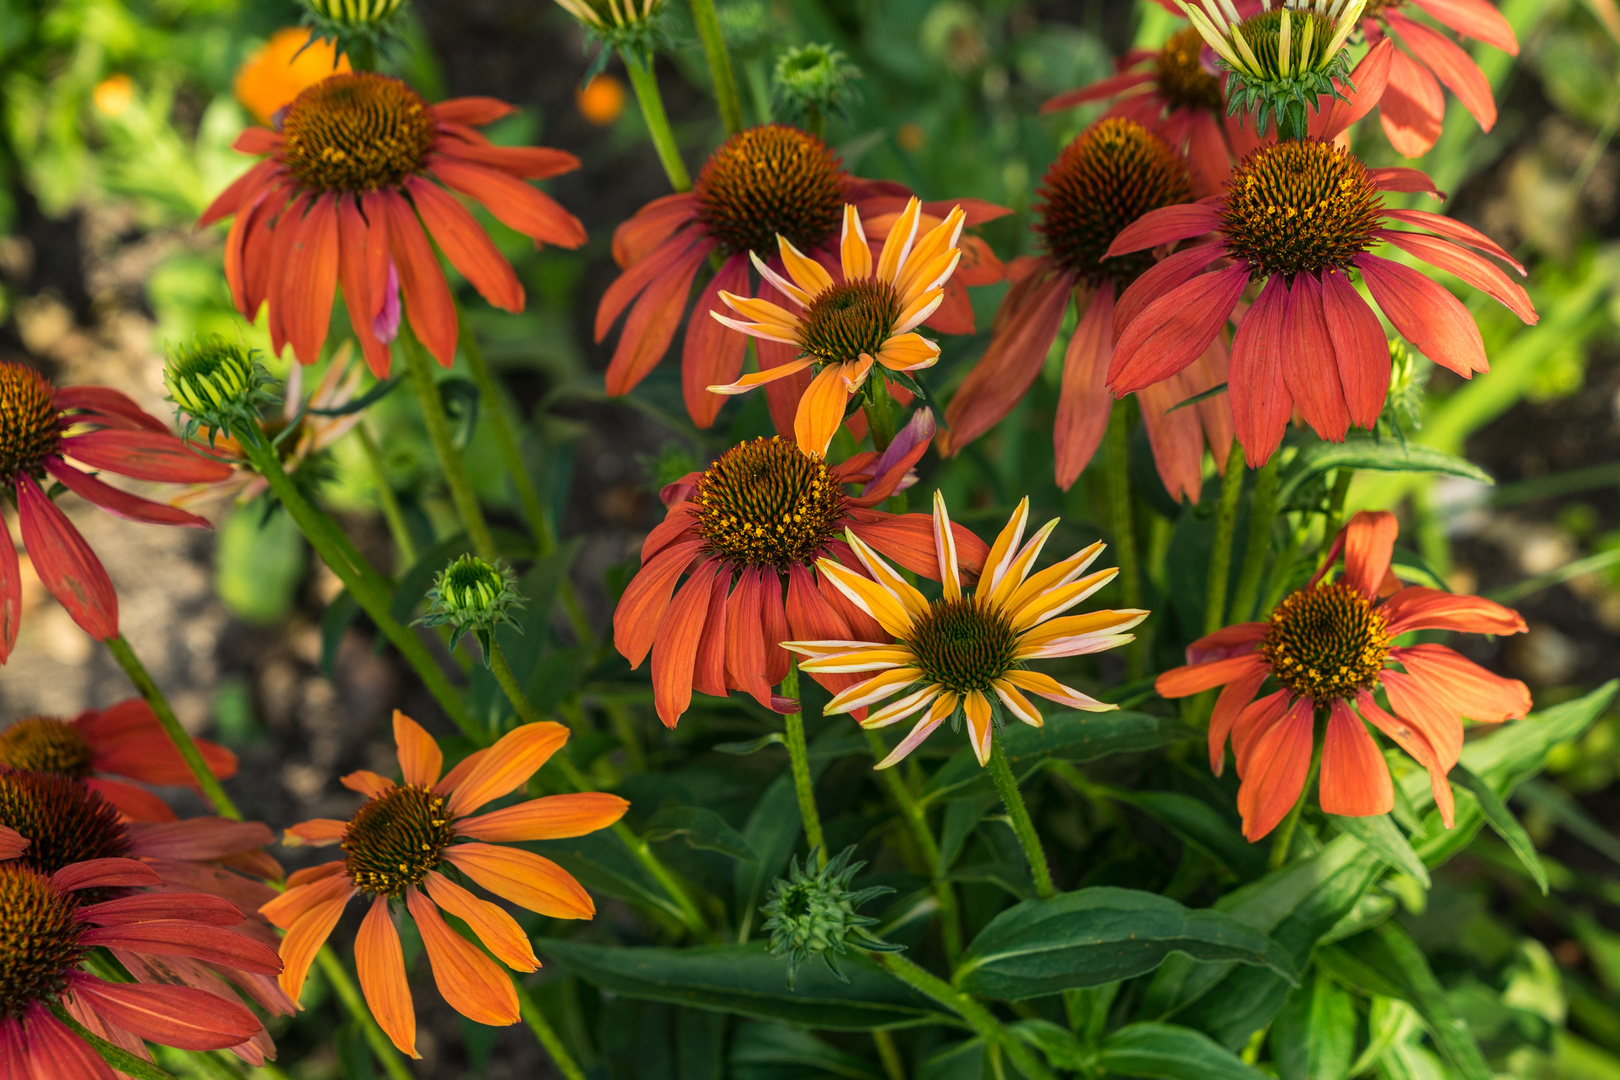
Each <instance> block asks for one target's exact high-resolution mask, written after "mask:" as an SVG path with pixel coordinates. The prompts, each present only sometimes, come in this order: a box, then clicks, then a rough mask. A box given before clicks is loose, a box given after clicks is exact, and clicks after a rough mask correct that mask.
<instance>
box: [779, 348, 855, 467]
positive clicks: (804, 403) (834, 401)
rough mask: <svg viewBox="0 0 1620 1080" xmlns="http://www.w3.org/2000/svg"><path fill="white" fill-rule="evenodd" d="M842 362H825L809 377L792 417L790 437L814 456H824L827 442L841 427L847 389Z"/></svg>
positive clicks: (847, 397)
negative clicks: (825, 363)
mask: <svg viewBox="0 0 1620 1080" xmlns="http://www.w3.org/2000/svg"><path fill="white" fill-rule="evenodd" d="M846 366H848V365H844V364H828V365H827V366H826V367H824V368H822V370H821V373H820V374H819V375H817V376H816V377H815V378H814V379H812V380H810V388H809V389H808V390H806V391H805V392H804V396H803V397H801V398H800V399H799V410H798V412H797V413H796V414H795V415H794V418H793V437H794V440H795V441H796V442H797V443H798V444H799V449H800V450H803V451H804V452H805V453H807V454H812V455H814V456H816V457H818V458H819V457H826V456H827V445H828V444H829V443H831V442H832V440H833V436H834V435H836V434H838V429H839V428H841V427H843V426H844V409H845V408H847V407H848V405H849V397H850V390H849V385H848V380H847V378H846V376H845V373H844V370H843V369H844V368H845V367H846Z"/></svg>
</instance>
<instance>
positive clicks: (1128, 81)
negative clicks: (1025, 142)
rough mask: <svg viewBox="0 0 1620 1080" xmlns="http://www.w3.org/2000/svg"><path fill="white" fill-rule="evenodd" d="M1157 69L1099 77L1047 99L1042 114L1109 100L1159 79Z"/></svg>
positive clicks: (1042, 107)
mask: <svg viewBox="0 0 1620 1080" xmlns="http://www.w3.org/2000/svg"><path fill="white" fill-rule="evenodd" d="M1158 77H1159V75H1158V72H1156V71H1131V72H1125V73H1123V74H1119V75H1110V76H1108V78H1106V79H1098V80H1097V81H1096V82H1094V83H1092V84H1091V85H1089V86H1082V87H1079V88H1078V89H1075V90H1066V91H1064V92H1063V93H1061V94H1059V95H1057V96H1056V97H1053V98H1049V99H1047V101H1046V103H1045V104H1044V105H1042V106H1041V115H1042V116H1045V115H1046V114H1047V113H1053V112H1058V111H1060V110H1062V109H1072V108H1074V107H1075V106H1076V105H1084V104H1085V103H1086V102H1088V101H1107V100H1108V99H1109V98H1112V97H1118V96H1119V95H1120V94H1123V93H1124V92H1125V91H1127V90H1130V89H1132V88H1134V87H1137V86H1141V85H1142V84H1144V83H1151V82H1154V81H1156V80H1157V79H1158Z"/></svg>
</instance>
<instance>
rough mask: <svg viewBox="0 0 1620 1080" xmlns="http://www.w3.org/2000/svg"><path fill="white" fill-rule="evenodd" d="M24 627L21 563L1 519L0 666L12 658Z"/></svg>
mask: <svg viewBox="0 0 1620 1080" xmlns="http://www.w3.org/2000/svg"><path fill="white" fill-rule="evenodd" d="M21 625H22V562H21V560H19V559H18V558H17V545H16V543H15V542H13V541H12V539H11V529H10V527H9V526H8V525H7V524H6V520H5V517H4V516H3V515H0V664H4V663H5V662H6V661H7V660H8V659H10V657H11V650H12V649H13V648H14V647H16V644H17V628H18V627H20V626H21Z"/></svg>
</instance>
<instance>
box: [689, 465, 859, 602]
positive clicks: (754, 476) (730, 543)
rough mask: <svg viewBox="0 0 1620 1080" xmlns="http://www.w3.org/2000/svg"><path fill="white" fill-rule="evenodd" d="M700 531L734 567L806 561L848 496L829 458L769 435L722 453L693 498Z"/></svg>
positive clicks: (820, 546) (780, 566) (782, 566)
mask: <svg viewBox="0 0 1620 1080" xmlns="http://www.w3.org/2000/svg"><path fill="white" fill-rule="evenodd" d="M692 501H693V503H694V504H695V505H696V507H697V510H696V515H695V516H696V518H697V527H698V534H699V535H700V536H702V537H703V539H704V541H705V543H706V545H707V547H708V549H709V551H710V552H711V553H712V554H714V555H715V556H717V557H719V558H721V559H724V560H725V561H726V562H728V563H729V564H731V566H732V567H733V568H735V569H738V570H741V569H744V568H747V567H751V566H768V567H771V568H773V569H775V570H777V571H780V572H785V571H786V570H787V569H788V568H789V567H790V566H792V565H793V564H794V563H799V564H801V565H808V564H810V563H811V562H814V561H815V559H816V557H817V556H818V555H820V554H821V553H822V552H823V551H824V550H825V549H826V545H827V543H828V541H830V540H831V539H832V538H833V534H834V533H835V532H836V530H837V529H838V526H839V523H840V522H841V521H842V520H843V517H844V512H845V508H846V506H847V499H846V498H845V496H844V492H843V489H842V488H841V487H840V486H839V485H838V483H837V482H836V481H835V480H834V479H833V476H832V473H831V472H830V471H829V470H828V468H827V465H826V463H825V462H823V461H822V460H821V459H819V458H815V457H812V456H810V455H809V454H806V453H805V452H804V451H802V450H800V449H799V448H798V447H797V446H796V445H794V444H793V443H792V442H791V441H788V440H786V439H782V438H780V437H777V436H772V437H771V438H769V439H755V440H753V441H752V442H745V443H741V444H739V445H737V446H734V447H732V448H731V449H730V450H727V451H726V452H725V453H724V454H722V455H720V457H719V459H718V460H716V461H715V463H714V464H713V465H710V466H709V467H708V468H707V469H706V470H704V472H703V476H702V477H701V478H700V479H699V480H698V486H697V491H696V493H695V494H694V495H693V497H692Z"/></svg>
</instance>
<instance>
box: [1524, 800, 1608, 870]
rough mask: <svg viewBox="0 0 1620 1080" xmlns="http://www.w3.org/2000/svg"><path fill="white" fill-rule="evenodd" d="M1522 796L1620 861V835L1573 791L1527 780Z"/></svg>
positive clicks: (1605, 853) (1584, 840) (1598, 848)
mask: <svg viewBox="0 0 1620 1080" xmlns="http://www.w3.org/2000/svg"><path fill="white" fill-rule="evenodd" d="M1519 797H1520V798H1521V799H1523V800H1524V801H1525V802H1527V803H1529V804H1530V805H1531V806H1533V807H1535V808H1536V809H1538V810H1541V811H1543V812H1544V813H1546V814H1547V815H1548V816H1549V817H1551V818H1552V819H1553V820H1554V821H1556V822H1557V823H1558V824H1559V826H1560V827H1561V828H1563V829H1565V830H1567V831H1568V832H1569V833H1570V834H1571V835H1573V836H1574V837H1575V838H1576V839H1577V840H1579V841H1581V842H1582V843H1584V844H1586V845H1587V846H1588V847H1590V848H1592V849H1593V850H1594V851H1597V852H1598V853H1599V854H1602V855H1607V856H1608V857H1609V858H1610V859H1611V860H1613V861H1614V862H1617V863H1620V837H1616V836H1615V835H1614V834H1613V833H1612V832H1610V831H1609V830H1608V829H1605V828H1604V827H1603V826H1602V825H1599V824H1598V823H1597V822H1596V821H1594V820H1593V819H1592V816H1591V815H1590V814H1588V813H1587V812H1586V811H1585V810H1582V809H1581V807H1580V804H1579V803H1577V802H1576V801H1575V800H1574V798H1572V797H1571V796H1570V794H1569V792H1567V791H1565V790H1563V789H1562V788H1559V787H1556V786H1554V785H1552V784H1549V783H1546V782H1545V781H1542V780H1527V781H1526V782H1525V783H1524V784H1522V785H1520V788H1519Z"/></svg>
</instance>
